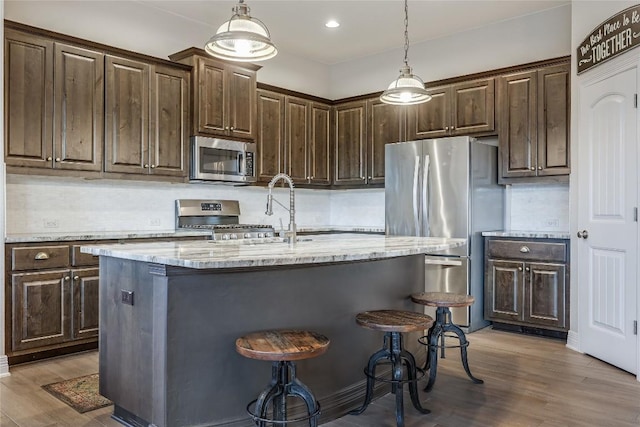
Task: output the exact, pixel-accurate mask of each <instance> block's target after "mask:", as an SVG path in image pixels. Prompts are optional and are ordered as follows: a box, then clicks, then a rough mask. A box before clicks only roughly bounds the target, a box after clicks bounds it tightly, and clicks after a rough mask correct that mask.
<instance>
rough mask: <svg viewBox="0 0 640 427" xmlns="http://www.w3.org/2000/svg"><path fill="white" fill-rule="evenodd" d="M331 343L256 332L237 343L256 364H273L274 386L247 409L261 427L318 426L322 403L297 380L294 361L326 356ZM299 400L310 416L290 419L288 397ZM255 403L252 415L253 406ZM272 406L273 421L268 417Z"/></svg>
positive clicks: (296, 334)
mask: <svg viewBox="0 0 640 427" xmlns="http://www.w3.org/2000/svg"><path fill="white" fill-rule="evenodd" d="M327 348H329V339H328V338H327V337H325V336H324V335H320V334H317V333H315V332H310V331H297V330H271V331H261V332H253V333H251V334H248V335H245V336H243V337H240V338H238V339H237V340H236V351H237V352H238V353H240V354H241V355H243V356H244V357H248V358H249V359H256V360H270V361H271V362H272V368H271V382H270V383H269V385H268V386H267V388H266V389H265V390H264V391H263V392H262V393H260V396H259V397H258V398H257V399H256V400H254V401H252V402H250V403H249V404H248V405H247V412H248V413H249V415H250V416H251V418H253V420H254V422H255V423H256V425H257V426H259V427H266V426H267V423H270V424H275V425H284V424H288V423H292V422H301V421H306V420H309V425H310V426H311V427H316V426H317V425H318V416H319V415H320V403H318V401H317V400H316V398H315V397H314V396H313V393H311V390H310V389H309V387H307V386H306V385H304V384H303V383H302V382H301V381H300V380H299V379H298V378H297V377H296V365H295V362H294V361H295V360H303V359H311V358H313V357H317V356H320V355H321V354H324V353H325V352H326V351H327ZM289 396H291V397H297V398H300V399H302V400H303V401H304V403H305V404H306V406H307V416H304V417H299V418H295V419H290V420H289V419H287V397H289ZM254 403H255V407H254V409H253V411H252V410H251V406H252V405H253V404H254ZM269 405H272V408H273V412H272V418H267V417H268V415H269V414H268V410H269Z"/></svg>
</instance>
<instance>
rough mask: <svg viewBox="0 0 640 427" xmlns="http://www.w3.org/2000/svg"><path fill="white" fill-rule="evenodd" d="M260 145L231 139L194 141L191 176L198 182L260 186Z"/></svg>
mask: <svg viewBox="0 0 640 427" xmlns="http://www.w3.org/2000/svg"><path fill="white" fill-rule="evenodd" d="M255 153H256V144H254V143H252V142H241V141H232V140H227V139H218V138H208V137H204V136H193V137H191V172H190V174H189V179H191V180H196V181H228V182H242V183H251V182H256V173H255V168H254V158H255Z"/></svg>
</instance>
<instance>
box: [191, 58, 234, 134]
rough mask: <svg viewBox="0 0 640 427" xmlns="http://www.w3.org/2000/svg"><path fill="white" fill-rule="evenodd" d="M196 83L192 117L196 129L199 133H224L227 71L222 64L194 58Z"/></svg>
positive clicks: (225, 124) (225, 125)
mask: <svg viewBox="0 0 640 427" xmlns="http://www.w3.org/2000/svg"><path fill="white" fill-rule="evenodd" d="M196 67H197V76H198V81H197V82H196V84H197V85H198V86H197V88H196V90H197V93H198V95H197V98H196V102H197V103H198V105H196V107H195V109H196V112H197V116H196V117H194V120H195V123H196V129H197V132H198V133H201V134H212V135H226V129H225V128H226V127H227V126H228V125H227V122H228V119H227V117H226V109H227V107H226V103H227V99H226V96H227V94H226V93H225V87H226V86H227V84H228V82H227V73H226V72H225V66H224V64H222V63H220V62H217V61H212V60H210V59H207V58H197V60H196Z"/></svg>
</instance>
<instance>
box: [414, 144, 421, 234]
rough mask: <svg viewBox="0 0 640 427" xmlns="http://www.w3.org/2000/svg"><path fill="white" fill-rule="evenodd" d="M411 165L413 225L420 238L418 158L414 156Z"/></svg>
mask: <svg viewBox="0 0 640 427" xmlns="http://www.w3.org/2000/svg"><path fill="white" fill-rule="evenodd" d="M414 160H415V161H414V163H413V223H414V227H415V232H416V236H420V235H421V233H420V209H419V207H420V202H419V201H418V197H419V193H418V178H419V175H420V156H416V157H415V159H414Z"/></svg>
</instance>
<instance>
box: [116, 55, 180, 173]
mask: <svg viewBox="0 0 640 427" xmlns="http://www.w3.org/2000/svg"><path fill="white" fill-rule="evenodd" d="M106 69H107V71H106V76H107V79H106V80H107V83H106V103H105V105H106V107H105V108H106V123H107V125H106V130H105V135H106V137H105V140H106V162H105V171H106V172H118V173H133V174H143V175H169V176H186V175H187V163H188V161H187V155H188V153H187V150H188V129H187V126H186V123H187V117H188V110H187V108H188V100H189V73H188V72H186V71H184V70H179V69H172V68H170V67H166V66H160V65H154V64H149V63H145V62H141V61H136V60H132V59H127V58H119V57H114V56H107V58H106Z"/></svg>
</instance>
